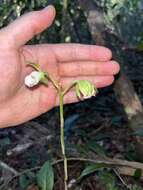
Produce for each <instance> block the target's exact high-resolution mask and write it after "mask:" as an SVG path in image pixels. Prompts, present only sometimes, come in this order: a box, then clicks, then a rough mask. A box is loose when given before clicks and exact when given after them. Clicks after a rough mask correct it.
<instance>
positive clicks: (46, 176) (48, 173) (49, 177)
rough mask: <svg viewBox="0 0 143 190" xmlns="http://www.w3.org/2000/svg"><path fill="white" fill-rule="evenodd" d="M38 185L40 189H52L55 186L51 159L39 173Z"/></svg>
mask: <svg viewBox="0 0 143 190" xmlns="http://www.w3.org/2000/svg"><path fill="white" fill-rule="evenodd" d="M37 185H38V187H39V188H40V190H52V189H53V186H54V172H53V168H52V166H51V164H50V162H49V161H47V162H45V164H44V165H43V166H42V167H41V169H40V170H39V171H38V173H37Z"/></svg>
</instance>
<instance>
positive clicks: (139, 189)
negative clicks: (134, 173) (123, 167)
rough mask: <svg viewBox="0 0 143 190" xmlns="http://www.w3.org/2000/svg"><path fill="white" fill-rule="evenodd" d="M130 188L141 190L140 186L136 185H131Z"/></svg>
mask: <svg viewBox="0 0 143 190" xmlns="http://www.w3.org/2000/svg"><path fill="white" fill-rule="evenodd" d="M130 189H131V190H142V187H139V186H138V185H133V186H132V187H131V188H130Z"/></svg>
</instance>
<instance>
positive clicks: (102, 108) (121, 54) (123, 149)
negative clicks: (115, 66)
mask: <svg viewBox="0 0 143 190" xmlns="http://www.w3.org/2000/svg"><path fill="white" fill-rule="evenodd" d="M84 1H85V0H84ZM68 3H69V4H68V8H67V10H66V16H65V18H66V22H63V4H62V0H61V1H60V0H0V27H3V26H6V25H7V24H8V23H10V22H12V21H13V20H15V19H16V18H17V17H19V16H20V15H22V14H24V13H26V12H29V11H32V10H39V9H41V8H43V7H45V6H47V5H48V4H54V5H55V7H56V10H57V16H56V19H55V22H54V24H53V26H52V27H50V28H49V29H47V30H46V31H45V32H43V33H42V34H41V35H38V36H36V37H35V38H34V39H33V40H32V41H31V42H29V43H32V44H36V43H60V42H66V43H68V42H77V43H85V44H95V43H96V39H95V40H93V36H92V33H91V28H90V26H89V23H88V20H87V14H86V12H85V11H84V10H83V8H81V7H80V5H79V4H78V3H79V2H78V1H76V0H69V2H68ZM85 3H89V1H85ZM92 3H93V4H94V6H96V8H97V10H98V11H99V12H100V13H101V14H102V16H103V18H104V19H103V20H104V25H105V27H104V29H103V28H102V29H101V36H102V35H103V36H104V41H105V42H106V43H105V44H106V46H108V47H109V48H111V49H112V51H113V56H114V57H115V59H116V60H117V61H118V62H120V64H121V67H122V68H123V70H124V73H125V75H126V76H127V77H128V78H129V79H130V80H131V82H132V84H133V86H134V88H135V92H136V93H137V95H138V96H139V98H140V101H141V103H143V54H142V50H143V27H142V26H143V1H142V0H98V1H96V0H92ZM65 18H64V19H65ZM63 23H65V25H66V26H64V24H63ZM118 78H119V76H117V79H118ZM65 117H66V120H65V135H66V139H65V140H66V145H67V154H68V155H69V156H75V157H88V158H90V159H94V160H96V159H97V158H98V159H100V158H101V159H103V158H105V157H109V158H111V159H113V160H114V159H122V160H128V161H137V162H139V161H140V162H142V161H141V160H140V159H139V156H138V153H137V152H136V148H135V147H136V139H135V138H134V134H133V131H132V130H131V129H130V127H129V123H128V116H127V115H126V114H125V110H124V107H123V106H122V105H121V102H120V101H118V98H117V97H116V96H115V93H114V85H113V86H110V87H107V88H104V89H101V90H99V94H98V96H97V97H96V98H91V99H90V100H86V101H84V102H81V103H76V104H72V105H66V106H65ZM58 128H59V113H58V108H55V109H53V110H51V111H49V112H48V113H46V114H43V115H42V116H40V117H39V118H36V119H34V120H32V121H30V122H27V123H25V124H23V125H21V126H20V127H19V126H17V127H15V128H9V129H1V130H0V160H1V162H2V163H5V164H6V165H7V166H8V167H10V168H12V169H14V170H16V171H18V172H21V171H24V170H26V169H29V168H34V167H36V166H41V165H42V164H43V163H44V162H45V161H46V160H56V159H60V158H61V151H60V147H59V131H58V130H57V129H58ZM137 132H138V135H139V136H140V137H142V135H143V130H140V131H137ZM88 165H89V164H88V163H86V164H83V163H81V162H72V163H70V165H69V173H70V179H69V181H70V182H71V180H73V179H77V178H78V177H79V176H80V174H81V172H82V171H83V169H84V168H86V167H87V166H88ZM91 168H92V169H93V168H94V166H91ZM92 169H91V171H90V172H89V175H87V176H85V177H84V178H83V179H82V180H80V181H77V183H76V184H73V187H72V188H71V189H83V190H84V189H86V190H88V189H89V190H92V189H96V190H106V189H107V190H124V189H125V190H126V189H130V190H141V189H143V182H142V177H141V176H142V174H141V173H142V170H136V171H135V172H134V174H133V175H129V174H128V175H122V173H120V172H119V171H118V170H116V168H114V169H113V168H112V167H111V166H108V167H103V166H102V168H100V169H98V170H97V171H96V172H95V170H94V169H93V170H92ZM141 169H142V168H141ZM54 171H55V187H54V189H55V190H56V189H57V190H60V189H63V182H62V181H63V171H62V166H61V165H57V166H56V167H55V168H54ZM93 171H94V172H93ZM126 171H127V172H128V170H127V168H126ZM35 172H36V171H34V172H30V173H28V174H25V175H21V176H20V177H17V178H14V179H13V178H12V176H13V172H11V171H10V170H9V169H5V167H4V168H3V167H1V170H0V185H1V186H0V187H1V188H0V189H3V184H6V188H7V189H9V190H21V189H27V190H28V189H29V190H30V189H31V190H32V189H33V190H35V189H36V188H37V189H38V187H36V183H35ZM92 172H93V173H92ZM137 174H138V175H137ZM9 179H12V180H11V181H10V183H9V184H8V185H7V181H8V180H9Z"/></svg>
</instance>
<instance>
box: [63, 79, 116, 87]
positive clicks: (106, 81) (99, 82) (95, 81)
mask: <svg viewBox="0 0 143 190" xmlns="http://www.w3.org/2000/svg"><path fill="white" fill-rule="evenodd" d="M75 80H89V81H90V82H92V83H93V84H94V85H95V87H96V88H102V87H105V86H109V85H111V84H112V83H113V81H114V77H113V76H96V77H91V76H84V77H70V78H69V77H68V78H66V77H63V78H62V79H61V81H60V82H61V85H62V86H63V87H67V86H69V85H70V84H71V83H72V82H73V81H75Z"/></svg>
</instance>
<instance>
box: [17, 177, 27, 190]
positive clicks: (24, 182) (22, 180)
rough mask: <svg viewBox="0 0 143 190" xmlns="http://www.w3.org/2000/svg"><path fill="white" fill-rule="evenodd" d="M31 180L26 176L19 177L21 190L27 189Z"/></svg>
mask: <svg viewBox="0 0 143 190" xmlns="http://www.w3.org/2000/svg"><path fill="white" fill-rule="evenodd" d="M29 181H30V180H29V179H28V177H27V176H26V175H21V176H20V177H19V186H20V187H21V189H26V187H27V186H28V185H29Z"/></svg>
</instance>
